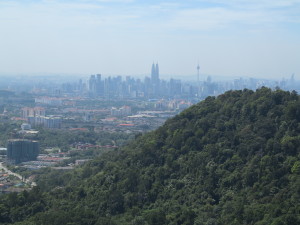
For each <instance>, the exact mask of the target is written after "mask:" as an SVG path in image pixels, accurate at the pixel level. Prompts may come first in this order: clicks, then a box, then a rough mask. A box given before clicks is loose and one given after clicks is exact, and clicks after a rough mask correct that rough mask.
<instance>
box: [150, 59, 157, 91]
mask: <svg viewBox="0 0 300 225" xmlns="http://www.w3.org/2000/svg"><path fill="white" fill-rule="evenodd" d="M151 86H152V97H154V96H156V95H158V94H159V68H158V63H156V65H155V64H154V63H153V64H152V69H151Z"/></svg>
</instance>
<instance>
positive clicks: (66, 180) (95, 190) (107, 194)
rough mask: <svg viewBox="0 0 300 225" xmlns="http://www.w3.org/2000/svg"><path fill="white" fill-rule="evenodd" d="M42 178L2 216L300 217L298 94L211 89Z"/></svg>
mask: <svg viewBox="0 0 300 225" xmlns="http://www.w3.org/2000/svg"><path fill="white" fill-rule="evenodd" d="M38 183H39V185H40V186H39V188H35V189H34V190H32V191H31V192H29V193H27V192H24V193H22V194H20V195H18V196H17V195H14V194H11V195H7V196H5V198H2V199H1V203H0V222H2V223H4V222H7V223H13V222H17V221H22V222H19V223H17V224H47V225H48V224H59V225H61V224H91V225H92V224H97V225H100V224H105V225H108V224H120V225H146V224H147V225H159V224H173V225H175V224H178V225H179V224H186V225H187V224H191V225H192V224H197V225H200V224H203V225H221V224H222V225H223V224H224V225H230V224H235V225H242V224H256V225H298V224H300V98H299V95H297V93H296V92H291V93H290V92H285V91H282V90H276V91H272V90H270V89H268V88H261V89H259V90H257V91H256V92H253V91H251V90H243V91H229V92H226V93H225V94H223V95H221V96H218V97H217V98H214V97H208V98H206V99H205V100H204V101H202V102H200V103H199V104H197V105H194V106H192V107H191V108H189V109H187V110H185V111H184V112H182V113H181V114H180V115H178V116H176V117H174V118H172V119H170V120H168V121H167V122H166V123H165V124H164V125H163V126H162V127H160V128H159V129H157V130H156V131H154V132H151V133H149V134H146V135H143V136H140V137H138V138H137V139H136V140H135V141H133V142H132V143H131V144H130V145H128V146H126V147H125V148H123V149H122V150H118V151H116V152H112V153H110V154H106V155H104V156H103V157H101V158H99V159H97V160H93V161H91V162H89V163H88V164H86V165H85V166H83V167H81V168H78V169H76V170H74V171H71V172H67V173H63V174H61V172H55V171H54V172H52V173H51V174H49V175H48V176H44V177H40V178H39V180H38ZM55 186H57V187H55ZM48 190H49V191H48Z"/></svg>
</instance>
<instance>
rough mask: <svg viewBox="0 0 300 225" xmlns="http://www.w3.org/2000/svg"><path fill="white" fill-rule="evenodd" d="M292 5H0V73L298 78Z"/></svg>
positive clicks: (81, 1)
mask: <svg viewBox="0 0 300 225" xmlns="http://www.w3.org/2000/svg"><path fill="white" fill-rule="evenodd" d="M299 12H300V1H298V0H285V1H283V0H273V1H270V0H260V1H258V0H254V1H236V0H229V1H224V0H213V1H205V0H199V1H196V0H194V1H191V0H187V1H172V0H165V1H160V0H155V1H135V0H111V1H108V0H97V1H96V0H94V1H93V0H90V1H89V0H73V1H68V0H60V1H58V0H52V1H50V0H37V1H32V0H26V1H16V0H2V1H1V2H0V30H1V38H0V49H1V51H0V74H1V75H9V74H38V75H40V74H60V73H61V74H70V75H72V74H95V73H101V74H104V75H135V76H138V75H145V74H149V71H150V66H151V64H152V63H153V62H155V63H156V62H159V64H160V73H161V76H162V77H163V76H183V75H186V76H190V75H194V74H196V66H197V64H198V62H199V64H200V66H201V73H203V74H212V75H219V76H248V77H249V76H251V77H264V78H277V79H279V78H281V77H290V76H291V74H293V73H295V77H296V78H297V75H298V74H299V73H300V69H299V62H298V61H299V58H300V39H299V34H300V29H299V28H300V14H299Z"/></svg>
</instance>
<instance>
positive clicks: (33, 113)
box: [22, 107, 62, 128]
mask: <svg viewBox="0 0 300 225" xmlns="http://www.w3.org/2000/svg"><path fill="white" fill-rule="evenodd" d="M22 117H23V118H24V119H26V120H27V121H28V123H29V124H30V125H31V126H33V127H36V126H43V127H45V128H61V121H62V119H61V117H59V116H52V115H50V116H46V113H45V109H44V108H43V107H34V108H30V107H24V108H22Z"/></svg>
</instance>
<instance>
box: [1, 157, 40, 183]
mask: <svg viewBox="0 0 300 225" xmlns="http://www.w3.org/2000/svg"><path fill="white" fill-rule="evenodd" d="M0 169H3V170H4V171H5V172H6V173H7V174H8V175H12V176H15V177H18V178H19V179H20V180H22V181H23V182H25V183H26V184H29V185H30V186H32V187H33V186H36V183H35V182H31V181H30V180H28V179H23V177H22V176H21V175H20V174H17V173H14V172H12V171H10V170H9V169H7V168H6V167H5V166H3V163H2V162H0Z"/></svg>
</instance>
